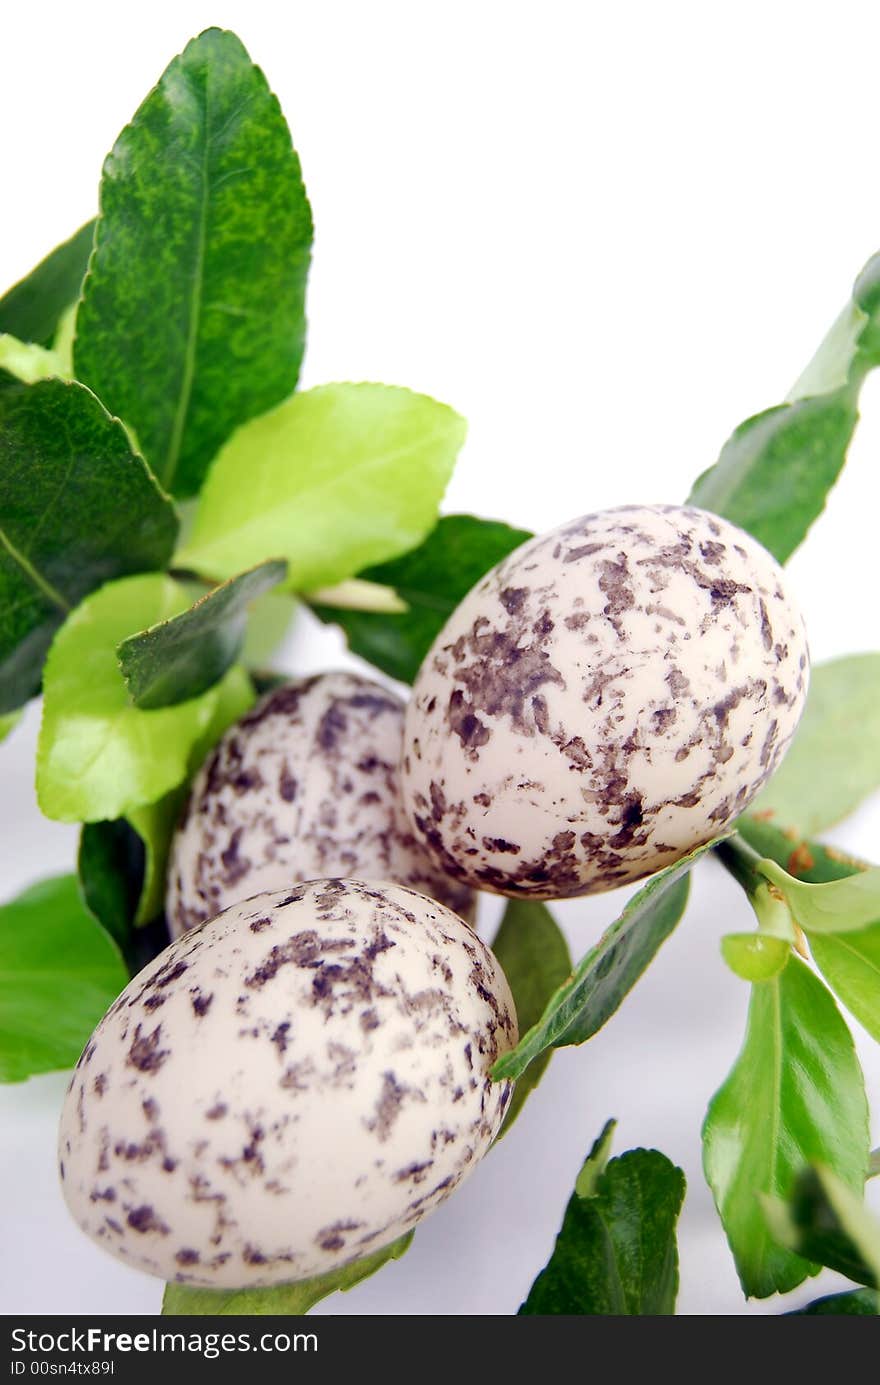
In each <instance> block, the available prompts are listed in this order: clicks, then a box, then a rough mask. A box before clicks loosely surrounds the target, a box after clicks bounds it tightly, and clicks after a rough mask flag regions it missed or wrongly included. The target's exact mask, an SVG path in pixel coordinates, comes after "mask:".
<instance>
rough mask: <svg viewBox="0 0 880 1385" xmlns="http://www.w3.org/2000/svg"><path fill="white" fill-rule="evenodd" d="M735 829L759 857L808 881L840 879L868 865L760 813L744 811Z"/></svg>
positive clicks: (820, 881) (865, 868) (820, 882)
mask: <svg viewBox="0 0 880 1385" xmlns="http://www.w3.org/2000/svg"><path fill="white" fill-rule="evenodd" d="M736 830H737V833H738V834H739V836H741V837H743V838H744V839H745V841H746V842H748V844H749V846H750V847H751V848H752V850H753V851H755V852H756V853H757V855H758V856H759V857H769V858H770V860H773V861H775V862H776V864H777V865H779V866H782V868H783V870H785V871H787V872H788V874H789V875H792V876H795V877H796V878H797V879H798V880H806V881H809V882H810V883H811V884H816V885H821V884H823V883H824V882H825V881H827V880H843V879H845V878H846V876H848V875H853V874H855V873H856V872H857V871H861V870H868V869H869V867H868V865H867V864H866V863H865V862H864V861H858V860H856V858H855V857H853V856H848V855H847V854H846V852H843V851H839V850H838V849H837V847H834V846H823V845H822V843H821V842H816V841H811V840H807V839H806V838H805V837H803V836H802V835H801V833H800V832H798V831H797V830H796V829H795V828H789V827H783V826H781V825H777V824H776V823H773V822H770V821H768V820H767V819H766V818H765V817H764V816H763V815H761V816H757V817H753V816H751V815H750V814H746V815H745V816H744V817H741V818H737V820H736Z"/></svg>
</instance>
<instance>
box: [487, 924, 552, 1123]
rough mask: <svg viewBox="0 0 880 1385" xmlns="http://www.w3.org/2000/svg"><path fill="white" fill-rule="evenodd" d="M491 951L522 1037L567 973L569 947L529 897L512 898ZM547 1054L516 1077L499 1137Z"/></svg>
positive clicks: (517, 1110)
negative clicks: (512, 1003)
mask: <svg viewBox="0 0 880 1385" xmlns="http://www.w3.org/2000/svg"><path fill="white" fill-rule="evenodd" d="M492 951H493V952H494V953H495V956H496V957H497V958H498V961H499V962H500V963H501V966H502V969H503V971H504V974H505V976H506V977H507V980H508V983H509V985H510V989H511V992H512V994H513V1001H514V1005H515V1007H516V1017H517V1020H518V1021H519V1027H520V1029H521V1030H522V1032H523V1033H525V1031H526V1030H527V1029H531V1027H532V1025H534V1024H537V1022H538V1020H539V1019H540V1018H541V1015H542V1014H543V1013H544V1009H545V1007H546V1005H547V1002H548V1001H549V999H550V997H551V996H552V995H553V993H554V991H556V989H557V988H558V987H559V986H561V985H562V984H563V982H564V981H565V980H566V978H567V977H569V976H570V975H571V956H570V954H569V951H568V944H567V942H566V941H565V938H564V937H563V936H562V934H561V933H560V931H559V928H558V927H557V924H556V920H555V919H554V917H553V915H552V914H551V913H550V910H549V909H548V908H546V906H545V905H543V904H539V903H537V902H536V901H534V900H530V899H511V900H510V902H509V903H508V905H507V908H506V909H505V911H504V917H503V919H502V920H501V927H500V928H499V929H498V932H497V934H496V935H495V940H494V942H493V943H492ZM550 1055H551V1050H550V1049H549V1048H548V1049H546V1050H545V1051H544V1052H543V1053H540V1054H539V1055H538V1057H537V1058H534V1059H533V1060H532V1062H531V1063H529V1066H528V1067H527V1068H526V1070H525V1072H524V1073H523V1075H522V1077H520V1078H519V1080H518V1082H517V1084H516V1086H515V1088H514V1091H513V1096H512V1098H511V1102H510V1105H509V1106H508V1108H507V1114H506V1116H505V1118H504V1125H503V1126H502V1127H501V1132H500V1135H499V1139H500V1136H501V1135H505V1134H506V1133H507V1131H508V1130H509V1129H510V1127H511V1125H512V1124H513V1122H514V1121H515V1120H516V1118H517V1116H518V1115H519V1113H520V1111H521V1110H522V1107H523V1104H524V1103H525V1100H526V1097H527V1096H528V1095H529V1092H531V1091H533V1090H534V1088H535V1087H537V1085H538V1083H539V1082H540V1080H541V1078H542V1077H543V1075H544V1069H545V1068H546V1066H547V1064H548V1063H549V1062H550Z"/></svg>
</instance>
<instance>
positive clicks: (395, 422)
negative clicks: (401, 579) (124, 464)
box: [179, 384, 465, 591]
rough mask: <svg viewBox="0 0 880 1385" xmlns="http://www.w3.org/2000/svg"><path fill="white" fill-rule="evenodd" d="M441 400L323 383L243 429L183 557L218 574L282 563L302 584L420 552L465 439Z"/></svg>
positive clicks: (215, 472)
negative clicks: (272, 561) (276, 560)
mask: <svg viewBox="0 0 880 1385" xmlns="http://www.w3.org/2000/svg"><path fill="white" fill-rule="evenodd" d="M464 433H465V425H464V421H463V419H461V418H459V416H458V414H456V413H454V412H453V410H452V409H450V408H447V406H446V405H445V404H438V403H437V401H436V400H434V399H429V398H428V397H427V396H426V395H423V394H413V393H412V392H411V391H410V390H405V389H398V388H395V387H392V386H390V385H371V384H361V385H323V386H321V387H320V388H319V389H313V390H308V391H306V392H305V393H303V394H296V395H294V396H293V398H292V399H288V400H287V401H286V402H285V403H284V404H282V405H280V407H279V408H277V409H274V410H273V411H272V412H271V413H268V414H264V415H263V417H262V418H258V419H254V420H253V422H251V423H248V424H246V425H245V426H244V427H243V428H240V429H239V430H238V432H237V433H236V434H235V436H234V437H233V438H232V439H231V440H230V441H229V442H228V443H227V445H226V446H225V447H224V448H223V451H222V452H221V453H220V456H219V457H218V458H217V460H216V462H215V463H214V466H213V467H212V468H211V473H210V475H209V477H208V480H207V483H206V485H205V489H204V491H203V493H202V497H201V500H200V503H199V508H198V511H197V513H196V518H195V524H194V526H193V531H192V534H191V535H190V539H189V542H188V544H187V545H186V546H185V548H184V550H183V552H182V553H181V554H180V555H179V561H180V563H181V564H183V565H184V566H186V567H190V568H192V569H194V570H195V571H196V572H199V573H201V574H202V575H203V576H206V577H210V578H212V579H217V578H223V577H231V576H232V575H233V574H234V573H236V572H239V571H240V570H241V567H242V565H243V564H247V565H251V564H255V563H259V562H263V561H265V560H266V559H267V558H286V559H287V561H288V563H289V565H290V585H291V587H292V588H294V589H295V590H297V591H302V590H308V589H311V588H313V587H322V586H328V585H330V584H332V583H334V582H341V581H343V579H344V578H346V577H351V576H352V575H353V574H354V573H356V572H360V571H361V570H362V569H363V568H364V567H366V566H367V565H368V564H370V563H379V562H384V561H385V560H386V559H388V558H394V557H397V555H398V554H400V553H403V552H405V551H406V550H407V549H409V548H413V547H414V546H415V545H416V544H417V543H419V542H420V541H421V540H422V539H423V538H424V536H425V534H426V533H427V532H428V530H429V529H430V528H431V526H432V525H433V524H434V522H435V520H436V517H437V506H438V505H439V503H440V500H441V498H442V496H443V492H444V490H445V489H446V484H447V482H448V480H449V478H450V476H451V474H452V468H453V466H454V463H455V458H456V455H457V453H458V450H459V448H460V447H461V444H462V442H463V441H464Z"/></svg>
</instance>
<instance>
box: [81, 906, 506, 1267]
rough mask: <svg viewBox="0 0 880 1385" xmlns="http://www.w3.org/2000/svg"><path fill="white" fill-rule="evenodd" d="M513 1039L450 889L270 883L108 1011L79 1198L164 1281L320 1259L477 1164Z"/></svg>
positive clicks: (180, 943) (131, 1259)
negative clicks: (497, 1066)
mask: <svg viewBox="0 0 880 1385" xmlns="http://www.w3.org/2000/svg"><path fill="white" fill-rule="evenodd" d="M516 1038H517V1032H516V1020H515V1017H514V1009H513V1002H512V999H511V996H510V991H509V989H508V986H507V982H506V980H505V978H504V975H503V973H502V971H501V968H500V967H499V966H498V964H497V962H496V961H495V958H494V957H493V955H492V953H491V952H490V951H489V950H488V948H486V947H485V945H484V944H483V943H482V942H480V940H479V939H478V938H477V937H476V936H475V935H474V934H473V932H472V931H471V930H470V928H468V926H467V924H465V923H464V922H463V921H462V920H461V919H460V918H459V917H458V916H457V915H455V914H453V913H452V912H451V911H450V910H448V909H445V908H444V907H443V906H442V905H439V904H436V903H434V901H432V900H428V899H426V898H424V897H423V896H421V895H418V894H416V893H415V892H414V891H412V890H409V889H406V888H404V887H402V886H398V885H390V884H385V883H383V884H365V883H363V882H360V881H351V880H325V881H310V882H308V883H307V884H304V885H299V886H296V887H294V888H293V889H292V890H290V891H288V892H286V893H285V892H283V891H282V892H277V893H271V894H265V895H261V896H258V897H257V898H255V899H250V900H247V901H246V902H244V903H241V904H237V905H235V906H233V907H232V908H230V909H228V910H227V911H226V912H225V913H223V914H222V915H220V916H219V917H218V918H216V919H214V920H211V921H210V922H209V923H207V924H204V925H202V926H201V927H198V928H195V929H192V930H191V931H189V932H188V933H186V934H184V936H183V937H182V938H179V939H178V940H177V941H176V942H174V943H172V945H171V946H170V947H169V948H167V949H166V950H165V952H163V953H162V954H161V956H160V957H158V958H156V960H155V961H154V962H152V963H151V964H150V965H149V966H148V967H146V968H145V969H144V970H143V971H142V972H141V973H140V975H139V976H137V977H136V978H135V979H134V980H133V981H132V982H131V983H130V984H129V986H128V987H127V988H126V990H125V991H123V993H122V995H121V996H120V997H119V999H118V1000H117V1001H116V1002H115V1003H114V1005H113V1006H112V1008H111V1009H110V1011H109V1012H108V1013H107V1015H106V1016H105V1017H104V1019H103V1020H102V1021H101V1023H100V1024H99V1025H98V1028H97V1029H96V1030H95V1032H94V1034H93V1036H92V1038H91V1040H90V1042H89V1044H88V1045H87V1047H86V1049H85V1051H84V1053H83V1055H82V1057H81V1058H80V1061H79V1064H78V1066H77V1070H76V1072H75V1073H74V1076H73V1080H72V1082H71V1085H70V1088H69V1091H68V1095H67V1099H66V1102H65V1106H64V1111H63V1114H62V1119H61V1130H60V1137H59V1155H60V1161H61V1177H62V1186H63V1189H64V1196H65V1198H66V1200H67V1204H68V1207H69V1208H70V1211H71V1212H72V1214H73V1216H74V1218H75V1219H76V1221H77V1222H78V1223H79V1225H80V1226H81V1227H82V1229H83V1230H84V1231H85V1232H86V1233H87V1234H88V1235H89V1236H91V1237H93V1238H94V1239H95V1240H96V1241H97V1242H98V1243H99V1244H100V1245H102V1246H103V1247H104V1248H105V1249H106V1250H108V1251H110V1252H111V1253H112V1254H114V1255H117V1256H119V1257H120V1258H121V1259H123V1260H125V1261H126V1263H127V1264H130V1265H133V1266H136V1267H137V1268H139V1269H141V1270H145V1271H147V1272H148V1273H150V1274H155V1275H159V1276H160V1277H162V1278H164V1279H169V1280H178V1281H181V1282H184V1283H190V1284H201V1285H208V1286H216V1287H237V1286H248V1285H265V1284H276V1283H282V1282H284V1281H288V1280H296V1279H302V1278H308V1277H310V1276H312V1275H317V1274H323V1273H325V1272H326V1271H328V1270H332V1269H333V1268H334V1267H336V1266H338V1265H341V1264H344V1263H346V1262H348V1261H350V1260H353V1259H357V1258H359V1257H360V1256H363V1255H367V1254H369V1253H371V1252H372V1251H375V1250H378V1249H379V1248H380V1247H381V1246H383V1245H385V1244H387V1243H388V1242H390V1241H392V1240H394V1239H395V1238H396V1237H398V1236H400V1235H402V1234H403V1233H404V1232H406V1231H408V1230H410V1229H411V1228H412V1227H414V1226H415V1225H416V1223H417V1222H419V1221H420V1220H421V1219H422V1217H424V1216H425V1215H426V1214H427V1213H428V1212H431V1211H432V1210H433V1209H434V1208H435V1207H437V1206H438V1205H439V1204H440V1203H441V1202H442V1201H443V1200H444V1199H445V1198H446V1197H448V1196H449V1194H450V1193H451V1192H452V1191H453V1189H454V1188H455V1187H456V1186H457V1185H458V1184H459V1183H460V1182H461V1181H462V1179H463V1178H465V1177H466V1175H467V1174H468V1173H469V1172H470V1171H471V1170H472V1169H473V1168H474V1167H475V1166H476V1164H477V1162H478V1161H479V1159H480V1157H481V1156H482V1155H483V1154H484V1153H485V1152H486V1150H487V1149H488V1148H489V1145H490V1144H491V1142H492V1140H493V1138H494V1136H495V1134H496V1133H497V1131H498V1128H499V1126H500V1124H501V1120H502V1117H503V1114H504V1111H505V1109H506V1105H507V1101H508V1098H509V1095H510V1084H509V1083H506V1082H500V1083H493V1082H492V1081H491V1079H490V1077H489V1070H490V1068H491V1066H492V1064H493V1062H494V1061H495V1059H496V1058H497V1057H498V1056H499V1054H501V1053H503V1052H506V1051H507V1050H508V1049H510V1048H511V1047H513V1045H514V1044H515V1043H516Z"/></svg>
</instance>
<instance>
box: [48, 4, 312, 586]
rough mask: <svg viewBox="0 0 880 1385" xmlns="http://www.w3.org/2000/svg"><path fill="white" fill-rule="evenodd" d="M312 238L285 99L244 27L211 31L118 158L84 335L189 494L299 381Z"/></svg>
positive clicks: (85, 353)
mask: <svg viewBox="0 0 880 1385" xmlns="http://www.w3.org/2000/svg"><path fill="white" fill-rule="evenodd" d="M311 242H312V220H311V212H310V210H309V204H308V201H307V199H306V194H305V190H304V188H303V183H302V176H301V173H300V166H299V160H298V158H297V156H296V154H295V152H294V150H293V147H292V145H291V142H290V132H289V130H288V128H287V124H286V122H285V120H284V117H283V115H282V114H281V111H280V109H279V106H278V102H277V100H276V98H275V97H274V96H273V95H272V93H271V91H270V90H269V87H268V85H267V83H266V79H265V78H264V76H263V74H262V72H261V71H260V69H259V68H258V67H255V66H254V65H253V64H252V63H251V60H250V58H249V57H248V55H247V53H246V51H245V49H244V48H243V47H242V45H241V43H240V42H239V40H238V39H237V38H236V37H235V35H234V34H231V33H226V32H223V31H221V30H219V29H208V30H207V31H206V32H205V33H203V34H201V35H200V36H199V38H196V39H193V41H192V42H191V43H189V44H188V45H187V47H186V49H185V50H184V52H183V53H182V54H181V55H180V56H179V57H177V58H175V59H174V60H173V62H172V63H171V64H170V66H169V67H168V68H167V70H166V71H165V73H164V74H163V76H162V77H161V78H160V80H159V83H158V85H157V86H156V87H155V88H154V90H153V91H152V92H150V94H149V95H148V96H147V98H146V100H145V101H144V103H143V105H142V106H141V107H140V109H139V110H138V112H137V114H136V115H135V116H134V119H133V120H132V122H131V124H130V125H128V126H126V128H125V129H124V130H123V131H122V134H121V135H120V136H119V138H118V140H117V141H116V144H115V145H114V147H113V150H112V152H111V153H110V154H109V156H108V158H107V160H106V163H105V164H104V175H103V180H102V183H101V216H100V218H99V221H98V227H97V231H96V235H95V253H94V256H93V258H92V262H91V265H90V268H89V274H88V277H87V279H86V283H85V289H84V296H83V301H82V303H81V305H80V309H79V314H78V318H77V331H76V344H75V349H74V359H75V364H76V375H77V378H78V379H81V380H83V381H85V383H86V384H88V385H90V386H91V387H92V389H94V391H95V393H96V394H98V395H99V396H100V398H101V399H103V400H104V402H105V403H106V404H107V407H108V408H109V409H111V410H112V411H113V412H114V413H115V414H118V415H119V417H120V418H123V419H125V421H126V423H128V424H130V425H131V427H133V428H134V431H135V434H136V436H137V438H138V442H139V445H140V447H141V448H142V450H143V453H144V456H145V457H146V458H147V460H148V462H149V463H150V465H151V466H152V468H153V470H154V472H155V473H156V475H157V476H158V478H159V480H160V481H161V483H162V484H163V485H164V486H165V487H166V489H168V490H171V491H173V492H174V493H175V494H176V495H192V494H194V493H195V492H196V491H197V490H198V489H199V487H200V485H201V483H202V480H203V478H204V475H205V471H206V470H207V467H208V465H209V463H210V461H211V459H212V458H213V457H214V455H215V453H216V452H217V451H218V449H219V448H220V446H221V445H222V443H224V442H225V441H226V439H227V438H228V437H229V435H230V434H231V433H232V432H233V430H234V429H235V428H237V427H238V425H239V424H241V423H244V422H245V421H246V420H247V419H249V418H254V417H256V415H258V414H261V413H263V412H264V411H265V410H267V409H270V408H271V407H272V406H273V405H275V404H277V403H279V402H280V400H282V399H285V398H286V397H287V395H289V394H290V393H291V391H292V390H293V389H294V387H295V385H296V382H297V377H298V375H299V367H300V362H301V360H302V354H303V347H304V343H305V288H306V277H307V274H308V267H309V257H310V253H311ZM243 481H244V484H246V483H247V478H243ZM222 575H226V574H222Z"/></svg>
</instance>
